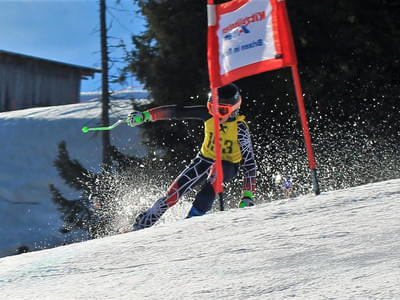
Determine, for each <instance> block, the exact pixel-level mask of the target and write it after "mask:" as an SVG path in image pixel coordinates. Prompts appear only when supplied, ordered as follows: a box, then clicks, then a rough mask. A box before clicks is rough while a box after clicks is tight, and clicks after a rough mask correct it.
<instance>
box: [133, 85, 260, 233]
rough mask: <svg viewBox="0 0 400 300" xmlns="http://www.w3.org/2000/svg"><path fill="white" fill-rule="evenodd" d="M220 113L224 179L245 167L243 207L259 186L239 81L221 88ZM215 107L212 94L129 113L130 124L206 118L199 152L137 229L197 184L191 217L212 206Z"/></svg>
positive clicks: (141, 218)
mask: <svg viewBox="0 0 400 300" xmlns="http://www.w3.org/2000/svg"><path fill="white" fill-rule="evenodd" d="M218 96H219V105H218V110H219V111H218V112H219V115H220V130H219V133H220V140H221V159H222V168H223V175H224V177H223V182H224V183H226V182H229V181H232V180H233V179H234V178H235V177H236V176H237V174H238V172H239V167H240V166H241V167H242V168H243V171H244V182H243V187H242V197H241V200H240V203H239V207H246V206H253V205H254V202H253V197H254V190H255V187H256V163H255V160H254V154H253V147H252V143H251V138H250V132H249V128H248V125H247V123H246V122H245V117H244V116H243V115H239V108H240V105H241V102H242V97H241V95H240V92H239V88H238V87H237V86H236V85H235V84H228V85H226V86H223V87H220V88H218ZM213 115H215V114H214V107H213V103H212V97H211V95H209V98H208V103H207V106H204V105H201V106H183V107H180V106H177V105H166V106H160V107H155V108H152V109H149V110H148V111H144V112H136V111H135V112H132V113H131V114H130V115H129V117H128V121H127V122H128V125H129V126H132V127H134V126H137V125H140V124H142V123H144V122H150V121H151V122H155V121H159V120H171V119H173V120H185V119H198V120H201V121H203V122H204V128H205V130H204V132H205V133H204V141H203V144H202V147H201V150H200V152H199V153H198V155H197V156H196V157H195V158H194V159H193V160H192V161H191V163H190V164H189V166H187V168H186V169H185V170H184V171H183V172H182V173H181V174H180V175H179V176H178V177H177V178H176V179H175V181H174V182H173V183H172V184H171V186H170V187H169V189H168V191H167V192H166V195H165V196H164V197H162V198H161V199H159V200H158V201H156V202H155V203H154V205H153V206H152V207H151V208H149V209H147V210H146V211H144V212H143V213H141V214H140V215H139V216H138V217H137V218H136V223H135V224H134V228H133V229H134V230H138V229H142V228H146V227H150V226H152V225H153V224H154V223H156V222H157V221H158V220H159V219H160V217H161V216H162V215H163V214H164V213H165V212H166V211H167V209H168V208H170V207H171V206H173V205H174V204H175V203H177V201H178V200H179V199H180V198H181V197H182V196H184V195H185V194H186V193H187V192H188V191H190V190H191V189H192V188H193V187H195V186H197V185H202V186H201V189H200V191H199V192H198V193H197V194H196V196H195V200H194V202H193V204H192V207H191V209H190V211H189V213H188V216H187V217H188V218H190V217H194V216H201V215H204V214H205V213H206V212H207V211H209V210H210V209H211V208H212V204H213V202H214V199H215V197H216V193H215V189H214V184H215V182H216V180H215V172H216V167H215V149H214V137H215V135H214V117H213Z"/></svg>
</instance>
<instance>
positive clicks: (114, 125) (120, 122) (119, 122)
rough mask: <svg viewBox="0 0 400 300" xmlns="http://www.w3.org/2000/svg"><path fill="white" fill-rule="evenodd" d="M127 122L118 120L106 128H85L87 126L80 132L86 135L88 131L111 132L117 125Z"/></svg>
mask: <svg viewBox="0 0 400 300" xmlns="http://www.w3.org/2000/svg"><path fill="white" fill-rule="evenodd" d="M126 121H127V120H118V121H117V122H115V123H114V124H112V125H110V126H107V127H91V128H89V127H87V126H83V127H82V132H83V133H87V132H89V131H104V130H111V129H114V128H115V127H117V126H118V125H120V124H122V123H125V122H126Z"/></svg>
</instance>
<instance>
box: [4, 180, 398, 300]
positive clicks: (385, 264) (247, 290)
mask: <svg viewBox="0 0 400 300" xmlns="http://www.w3.org/2000/svg"><path fill="white" fill-rule="evenodd" d="M399 200H400V180H399V179H397V180H390V181H386V182H380V183H375V184H369V185H365V186H359V187H355V188H350V189H347V190H340V191H333V192H327V193H323V194H322V195H320V196H313V195H307V196H302V197H298V198H292V199H286V200H280V201H274V202H271V203H267V204H263V205H259V206H256V207H253V208H246V209H240V210H239V209H236V210H230V211H226V212H217V213H213V214H209V215H206V216H203V217H197V218H192V219H186V220H181V221H176V222H173V223H171V222H168V223H164V224H161V225H158V226H155V227H153V228H149V229H145V230H141V231H137V232H131V233H127V234H122V235H118V236H113V237H108V238H103V239H98V240H91V241H87V242H82V243H76V244H71V245H68V246H62V247H58V248H54V249H50V250H42V251H37V252H32V253H27V254H22V255H18V256H11V257H6V258H1V259H0V295H1V298H2V299H288V298H290V299H293V298H294V299H400V285H399V282H400V240H399V235H400V218H399V216H398V212H399V211H400V201H399ZM173 209H174V208H171V209H170V211H172V210H173ZM170 211H168V212H167V213H170Z"/></svg>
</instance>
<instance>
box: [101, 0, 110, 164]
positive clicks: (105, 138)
mask: <svg viewBox="0 0 400 300" xmlns="http://www.w3.org/2000/svg"><path fill="white" fill-rule="evenodd" d="M100 35H101V69H102V79H101V89H102V112H101V120H102V126H103V127H107V126H109V125H110V120H109V117H108V109H109V103H110V101H109V94H108V49H107V28H106V3H105V0H100ZM102 142H103V170H108V169H109V167H110V165H111V155H110V150H111V145H110V133H109V131H107V130H106V131H102Z"/></svg>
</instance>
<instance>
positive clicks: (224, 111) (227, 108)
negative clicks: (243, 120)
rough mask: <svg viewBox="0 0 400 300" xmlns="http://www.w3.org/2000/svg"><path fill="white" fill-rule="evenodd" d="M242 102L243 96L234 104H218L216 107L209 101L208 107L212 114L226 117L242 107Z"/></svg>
mask: <svg viewBox="0 0 400 300" xmlns="http://www.w3.org/2000/svg"><path fill="white" fill-rule="evenodd" d="M240 104H242V98H240V99H239V102H238V103H236V104H235V105H233V106H231V105H227V104H218V105H217V108H216V109H215V107H214V104H213V103H212V102H208V103H207V108H208V111H209V113H210V114H211V115H213V116H215V117H219V118H226V117H228V116H229V115H230V114H232V113H233V112H234V111H235V110H237V109H238V108H239V107H240Z"/></svg>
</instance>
